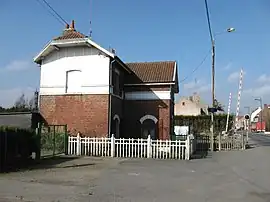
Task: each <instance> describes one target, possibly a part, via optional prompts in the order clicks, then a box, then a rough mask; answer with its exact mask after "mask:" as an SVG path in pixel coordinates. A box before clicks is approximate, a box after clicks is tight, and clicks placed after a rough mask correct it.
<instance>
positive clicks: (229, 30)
mask: <svg viewBox="0 0 270 202" xmlns="http://www.w3.org/2000/svg"><path fill="white" fill-rule="evenodd" d="M234 31H235V29H234V28H232V27H230V28H228V29H227V30H226V31H223V32H220V33H216V34H214V37H213V38H212V41H211V44H212V107H213V108H215V56H216V51H215V36H217V35H220V34H223V33H226V32H229V33H230V32H234ZM210 131H211V151H214V111H212V113H211V128H210Z"/></svg>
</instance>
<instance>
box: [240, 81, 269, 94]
mask: <svg viewBox="0 0 270 202" xmlns="http://www.w3.org/2000/svg"><path fill="white" fill-rule="evenodd" d="M243 94H245V95H249V96H254V97H257V96H264V95H270V84H266V85H262V86H259V87H257V88H249V89H247V90H244V91H243Z"/></svg>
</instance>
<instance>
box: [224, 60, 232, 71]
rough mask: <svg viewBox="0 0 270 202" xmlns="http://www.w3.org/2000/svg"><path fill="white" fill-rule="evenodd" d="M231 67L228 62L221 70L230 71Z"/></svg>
mask: <svg viewBox="0 0 270 202" xmlns="http://www.w3.org/2000/svg"><path fill="white" fill-rule="evenodd" d="M231 67H232V63H231V62H229V63H228V64H227V65H225V66H224V67H223V68H222V69H223V70H229V69H231Z"/></svg>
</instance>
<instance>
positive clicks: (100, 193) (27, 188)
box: [0, 134, 270, 202]
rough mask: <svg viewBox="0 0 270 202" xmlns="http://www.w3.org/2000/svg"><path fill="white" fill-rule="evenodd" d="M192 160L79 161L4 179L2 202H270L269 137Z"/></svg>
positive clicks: (0, 182) (1, 178)
mask: <svg viewBox="0 0 270 202" xmlns="http://www.w3.org/2000/svg"><path fill="white" fill-rule="evenodd" d="M249 140H250V141H249V142H250V144H252V145H253V147H252V148H251V149H247V150H240V151H228V152H215V153H213V154H210V155H209V156H208V158H205V159H196V160H191V161H178V160H154V159H116V158H114V159H112V158H104V159H103V158H78V159H73V160H72V159H71V160H70V161H65V162H62V163H59V164H57V165H53V166H50V167H47V168H43V169H38V170H29V171H26V172H17V173H10V174H2V175H0V202H2V201H3V202H16V201H25V202H26V201H27V202H62V201H66V202H75V201H76V202H87V201H91V202H92V201H93V202H146V201H147V202H148V201H149V202H164V201H170V202H179V201H185V202H198V201H202V202H228V201H230V202H240V201H243V202H270V175H269V171H270V160H269V154H270V137H269V136H266V135H262V134H251V135H250V139H249Z"/></svg>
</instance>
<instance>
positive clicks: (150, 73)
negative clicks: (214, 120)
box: [34, 21, 179, 139]
mask: <svg viewBox="0 0 270 202" xmlns="http://www.w3.org/2000/svg"><path fill="white" fill-rule="evenodd" d="M34 61H35V62H36V63H37V64H39V65H40V68H41V78H40V92H39V94H40V97H39V108H40V113H41V115H42V116H43V118H44V119H45V120H46V122H47V123H48V124H67V126H68V130H69V133H70V134H77V133H78V132H80V133H81V134H82V135H85V136H91V137H107V136H110V135H111V134H115V136H116V137H134V138H138V137H143V138H144V137H147V136H148V135H149V134H151V136H152V138H153V139H155V138H158V139H170V135H171V134H172V133H173V114H174V94H175V93H178V92H179V90H178V75H177V63H176V62H175V61H162V62H142V63H141V62H137V63H125V62H123V61H122V60H121V59H120V58H119V57H118V56H117V55H116V53H115V51H108V50H106V49H104V48H103V47H101V46H100V45H98V44H97V43H95V42H94V41H93V40H92V39H90V38H88V37H87V36H85V35H84V34H82V33H80V32H78V31H76V29H75V24H74V21H72V23H71V25H70V26H69V25H67V26H66V28H65V30H64V31H63V33H62V35H61V36H59V37H56V38H54V39H53V40H52V41H51V42H50V43H49V44H48V45H46V46H45V47H44V49H43V50H42V51H41V52H40V53H39V54H38V55H37V56H36V57H35V58H34Z"/></svg>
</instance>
